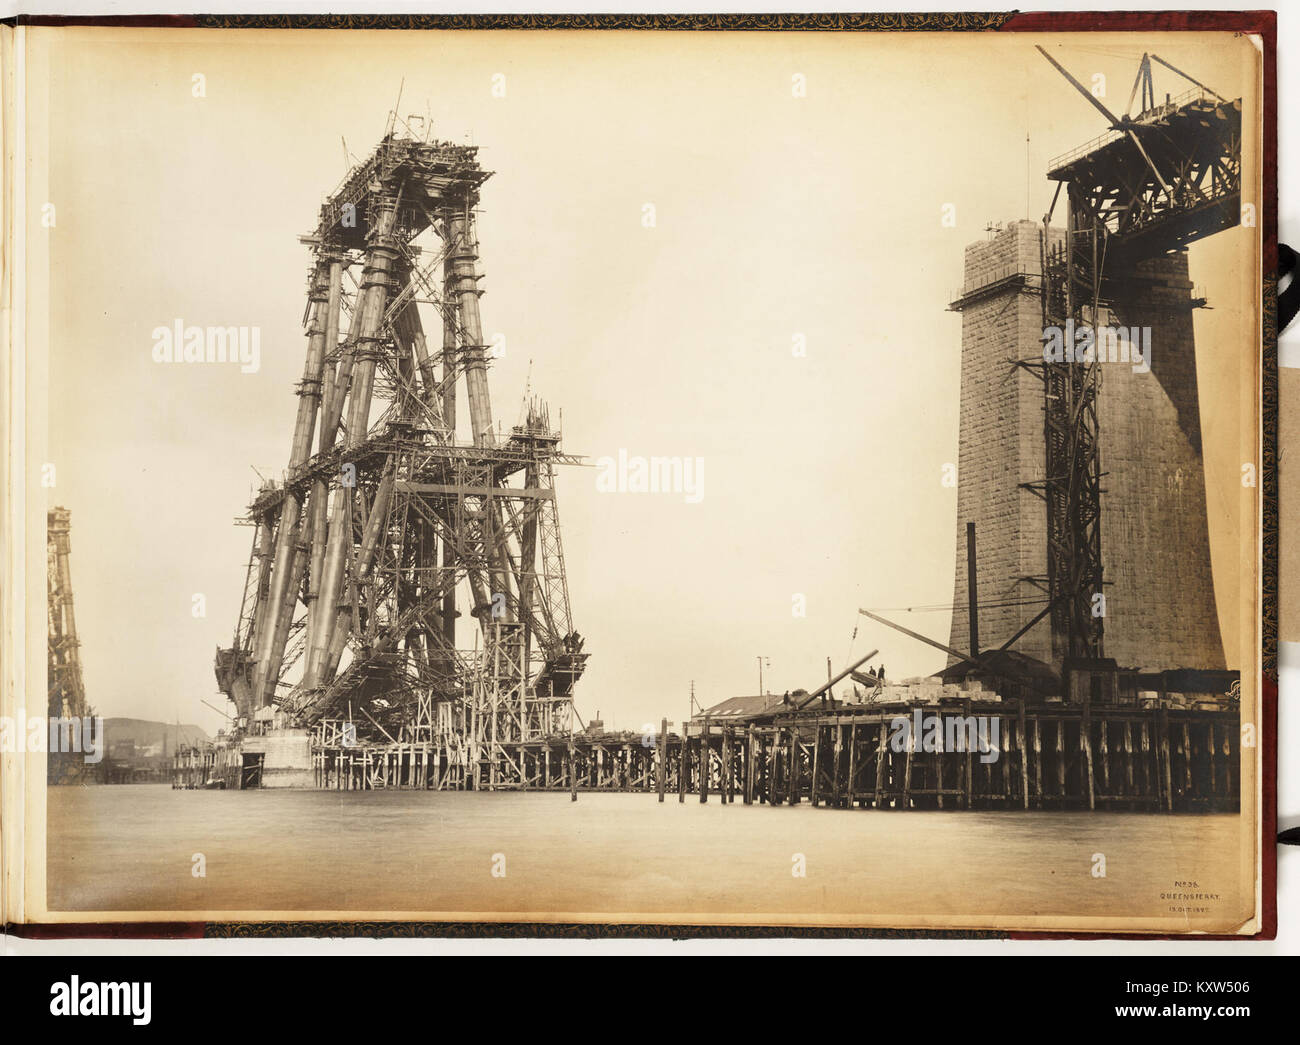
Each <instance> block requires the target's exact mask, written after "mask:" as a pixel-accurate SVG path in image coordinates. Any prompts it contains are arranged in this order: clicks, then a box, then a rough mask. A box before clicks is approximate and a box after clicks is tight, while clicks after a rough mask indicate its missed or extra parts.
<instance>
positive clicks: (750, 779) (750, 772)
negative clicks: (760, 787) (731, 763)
mask: <svg viewBox="0 0 1300 1045" xmlns="http://www.w3.org/2000/svg"><path fill="white" fill-rule="evenodd" d="M757 741H758V738H757V737H755V736H754V727H753V725H746V727H745V805H746V806H753V805H754V767H755V766H758V758H757V753H755V751H754V745H755V743H757Z"/></svg>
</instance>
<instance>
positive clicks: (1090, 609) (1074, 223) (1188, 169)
mask: <svg viewBox="0 0 1300 1045" xmlns="http://www.w3.org/2000/svg"><path fill="white" fill-rule="evenodd" d="M1038 50H1039V51H1041V52H1042V54H1043V56H1044V57H1045V58H1047V60H1048V61H1049V62H1051V63H1052V65H1053V66H1055V67H1056V69H1057V70H1058V71H1059V72H1060V73H1061V74H1062V75H1063V76H1064V77H1065V78H1066V79H1067V80H1068V81H1069V82H1070V83H1071V84H1072V85H1073V86H1074V87H1075V89H1076V90H1078V91H1079V93H1080V94H1081V95H1083V97H1084V98H1085V99H1087V101H1088V102H1089V103H1090V104H1091V105H1092V106H1093V107H1094V108H1096V109H1097V110H1098V111H1099V112H1100V113H1101V114H1102V115H1103V116H1104V117H1105V118H1106V119H1107V120H1108V121H1109V122H1110V127H1111V129H1110V131H1109V132H1108V133H1107V134H1106V135H1104V136H1103V137H1102V138H1100V139H1097V140H1095V141H1092V142H1089V143H1088V144H1086V145H1084V146H1081V147H1080V148H1078V149H1075V150H1074V151H1072V152H1070V153H1067V154H1066V155H1064V156H1061V157H1058V158H1057V159H1056V160H1054V161H1052V163H1051V165H1050V170H1049V172H1048V177H1049V178H1050V179H1052V180H1054V181H1056V182H1058V188H1057V195H1058V196H1059V194H1060V187H1061V186H1064V187H1065V189H1066V206H1067V212H1068V214H1067V217H1068V223H1067V228H1066V237H1065V242H1064V243H1063V244H1061V245H1059V246H1055V245H1052V243H1051V236H1050V222H1051V211H1050V210H1049V212H1048V214H1047V215H1046V216H1045V217H1044V219H1043V274H1044V279H1043V288H1042V299H1043V325H1044V328H1045V332H1046V328H1047V327H1049V326H1054V327H1058V328H1059V329H1064V328H1065V327H1066V324H1067V321H1072V326H1073V327H1074V328H1076V329H1078V328H1082V327H1095V326H1097V325H1099V324H1101V323H1103V322H1105V319H1104V316H1105V315H1106V310H1107V308H1108V306H1109V302H1110V301H1111V300H1112V299H1113V295H1112V289H1111V287H1112V282H1113V283H1114V284H1115V285H1116V287H1117V288H1118V287H1119V286H1120V285H1121V284H1122V283H1123V282H1124V281H1125V280H1126V279H1127V278H1129V277H1131V276H1132V274H1133V272H1134V267H1135V266H1136V265H1138V264H1139V263H1140V262H1141V261H1142V260H1144V259H1146V258H1151V257H1155V256H1156V255H1159V254H1163V253H1167V252H1169V251H1174V250H1181V249H1183V248H1185V247H1186V246H1187V244H1189V243H1192V242H1194V241H1195V240H1198V239H1202V238H1204V237H1206V236H1210V235H1213V234H1214V233H1216V232H1219V231H1221V230H1223V229H1225V228H1229V227H1231V226H1234V225H1236V224H1238V223H1239V222H1240V221H1241V99H1237V100H1236V101H1228V100H1227V99H1225V98H1223V97H1222V96H1220V95H1218V94H1217V93H1215V92H1214V91H1212V90H1211V89H1210V88H1208V87H1206V86H1205V85H1204V84H1202V83H1200V82H1199V81H1197V80H1194V79H1192V78H1191V77H1190V76H1188V75H1187V74H1186V73H1184V72H1182V70H1180V69H1176V68H1175V67H1174V66H1172V65H1170V64H1169V63H1168V62H1166V61H1164V59H1162V58H1160V57H1159V56H1157V55H1147V54H1144V55H1143V56H1142V60H1141V62H1140V63H1139V67H1138V74H1137V77H1136V79H1135V80H1134V84H1133V90H1132V92H1130V95H1129V108H1132V105H1133V101H1134V99H1135V98H1136V97H1137V93H1138V90H1139V89H1141V92H1142V102H1141V104H1142V106H1143V108H1142V111H1141V112H1139V113H1138V115H1137V116H1134V117H1130V116H1129V115H1128V113H1127V112H1126V113H1125V115H1124V116H1123V117H1116V116H1114V115H1113V114H1112V113H1111V112H1110V111H1109V110H1108V109H1107V108H1106V107H1105V106H1104V105H1103V104H1102V103H1101V102H1100V101H1098V100H1097V99H1096V98H1095V97H1094V96H1093V94H1092V93H1091V92H1090V91H1089V90H1088V89H1087V88H1086V87H1084V86H1083V85H1082V84H1081V83H1079V81H1078V80H1076V79H1075V78H1074V77H1073V76H1071V75H1070V74H1069V72H1067V71H1066V70H1065V68H1064V67H1062V66H1061V64H1060V63H1059V62H1057V61H1056V59H1054V58H1053V57H1052V56H1051V55H1049V54H1048V53H1047V51H1045V50H1044V49H1043V48H1042V47H1039V48H1038ZM1153 61H1154V62H1158V63H1159V64H1161V65H1163V66H1165V67H1166V68H1168V69H1170V70H1172V71H1173V72H1175V73H1177V74H1178V75H1179V76H1181V77H1183V78H1184V79H1185V80H1188V81H1189V82H1191V83H1192V84H1193V85H1194V89H1193V90H1190V91H1188V92H1186V93H1184V94H1182V95H1180V96H1179V97H1177V98H1172V97H1170V96H1166V99H1165V101H1164V102H1163V103H1157V102H1156V97H1155V89H1154V84H1153V81H1152V76H1151V63H1152V62H1153ZM1055 202H1056V201H1055V200H1053V207H1052V209H1055ZM1041 374H1042V376H1043V384H1044V395H1045V398H1044V415H1045V421H1044V428H1045V437H1046V478H1045V479H1044V481H1043V482H1042V483H1039V484H1026V485H1028V486H1030V487H1031V488H1037V489H1038V491H1039V492H1041V494H1042V495H1043V497H1044V499H1045V501H1046V503H1047V568H1048V585H1049V589H1050V597H1051V607H1052V613H1051V616H1052V644H1053V648H1054V653H1055V655H1056V656H1058V657H1060V658H1062V659H1064V658H1074V659H1080V658H1100V657H1102V656H1104V649H1103V638H1104V615H1103V613H1104V611H1103V613H1098V612H1097V607H1098V605H1099V604H1098V603H1097V602H1096V601H1095V599H1096V596H1098V595H1101V594H1102V593H1103V587H1102V586H1103V582H1104V576H1103V564H1102V557H1101V477H1102V471H1101V461H1100V457H1099V432H1098V419H1097V395H1098V391H1099V389H1100V382H1101V367H1100V362H1099V360H1098V359H1097V357H1096V355H1095V354H1094V356H1093V357H1092V358H1091V359H1084V360H1078V359H1075V360H1068V359H1067V360H1064V361H1060V362H1046V363H1044V364H1043V367H1042V370H1041Z"/></svg>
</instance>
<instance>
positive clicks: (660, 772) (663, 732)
mask: <svg viewBox="0 0 1300 1045" xmlns="http://www.w3.org/2000/svg"><path fill="white" fill-rule="evenodd" d="M655 739H656V741H657V742H656V744H655V747H656V748H657V754H658V759H657V760H656V763H655V790H656V791H657V792H658V793H659V801H660V802H662V801H663V800H664V788H665V787H666V786H667V783H668V720H667V719H664V720H663V721H662V722H661V723H660V724H659V736H658V737H656V738H655Z"/></svg>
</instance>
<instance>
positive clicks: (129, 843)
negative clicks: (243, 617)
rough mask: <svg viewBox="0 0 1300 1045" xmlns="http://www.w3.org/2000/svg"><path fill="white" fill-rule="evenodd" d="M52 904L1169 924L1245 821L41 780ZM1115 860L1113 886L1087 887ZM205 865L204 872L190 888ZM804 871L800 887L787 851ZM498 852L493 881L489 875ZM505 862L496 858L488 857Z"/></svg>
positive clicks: (1230, 863) (1220, 873)
mask: <svg viewBox="0 0 1300 1045" xmlns="http://www.w3.org/2000/svg"><path fill="white" fill-rule="evenodd" d="M48 828H49V839H50V845H49V862H48V879H47V891H48V905H49V907H50V909H51V910H66V911H76V910H106V911H111V910H119V911H125V910H163V911H181V912H185V911H190V912H194V911H206V912H212V913H213V914H218V915H219V912H222V911H237V910H238V911H268V912H269V911H283V912H291V911H336V912H354V913H358V914H359V913H363V912H370V913H378V912H393V913H398V912H401V913H408V914H415V913H418V912H430V913H432V912H440V913H443V914H451V913H456V912H460V913H465V914H471V913H479V914H482V915H487V916H492V915H498V916H511V915H514V916H518V915H526V914H528V913H530V912H531V913H534V914H535V915H537V916H539V917H541V916H547V915H550V916H553V917H554V916H563V915H566V914H567V915H580V914H585V915H588V916H592V917H600V916H601V915H615V914H620V913H622V914H641V915H644V916H646V917H648V918H649V917H655V916H658V917H669V918H671V917H672V916H674V915H680V916H683V917H689V916H691V915H696V916H700V915H705V914H709V915H712V916H715V917H716V916H727V915H733V916H745V915H748V916H751V917H752V916H766V917H767V918H768V919H770V920H774V921H780V920H781V919H783V918H788V917H795V916H799V917H808V916H813V917H814V918H817V919H824V920H833V919H834V918H835V917H837V916H838V917H839V918H843V917H845V916H849V917H851V918H854V919H856V920H859V921H863V922H870V920H871V917H872V915H873V914H874V915H875V916H876V917H880V916H882V915H889V916H890V917H892V918H894V919H906V918H907V916H908V915H909V914H910V913H912V912H915V914H916V915H918V916H920V915H924V914H929V915H932V916H938V915H943V916H962V915H966V916H982V917H983V918H985V919H987V918H990V917H997V916H1008V915H1013V914H1019V915H1052V916H1058V917H1059V916H1080V917H1087V916H1098V915H1104V916H1107V917H1109V918H1112V919H1113V918H1115V917H1117V916H1142V915H1161V914H1167V913H1168V903H1167V902H1164V901H1161V899H1160V895H1159V894H1160V893H1161V892H1162V891H1168V890H1170V889H1172V888H1174V882H1175V881H1187V880H1194V881H1197V882H1198V883H1199V888H1201V889H1205V890H1208V891H1212V892H1218V893H1220V894H1221V895H1222V896H1223V897H1224V899H1223V901H1222V902H1221V903H1220V904H1218V905H1215V906H1214V907H1212V908H1211V912H1212V916H1214V917H1218V918H1223V917H1226V916H1227V915H1228V914H1229V913H1230V911H1231V907H1232V904H1231V902H1230V901H1231V898H1232V897H1233V896H1234V895H1235V894H1236V891H1237V889H1236V884H1235V882H1236V873H1237V872H1236V870H1235V866H1234V865H1235V862H1236V859H1237V858H1236V855H1235V854H1236V853H1237V852H1238V849H1239V846H1238V837H1239V831H1240V821H1239V818H1238V817H1237V816H1235V815H1224V816H1155V815H1145V814H1086V813H1031V814H1024V813H1000V812H994V813H962V812H909V813H897V812H890V811H874V810H830V809H813V808H812V807H810V806H808V805H807V804H804V805H800V806H796V807H794V808H790V807H787V806H782V807H778V808H775V809H774V808H771V807H768V806H762V805H754V806H744V805H742V804H740V803H736V804H734V805H730V806H725V807H724V806H722V805H721V804H719V803H718V802H717V801H716V800H713V799H711V800H710V802H709V803H708V804H707V805H701V804H700V803H699V801H698V799H697V798H696V797H694V796H688V797H687V801H686V804H685V805H681V804H679V803H678V802H677V800H676V796H675V795H674V796H669V798H668V800H667V801H666V802H665V803H664V804H663V805H659V804H658V802H656V800H655V798H654V796H653V795H650V796H646V795H618V794H613V795H596V794H584V795H580V796H579V799H578V801H577V802H576V803H571V802H570V801H569V797H568V795H567V794H486V793H446V792H427V791H426V792H403V791H388V792H383V791H363V792H346V793H342V792H330V791H299V792H287V791H280V792H276V791H247V792H238V791H173V790H171V788H170V787H166V786H161V787H159V786H148V785H129V786H117V787H85V788H73V787H67V788H52V789H51V790H50V793H49V818H48ZM1097 852H1101V853H1105V854H1106V859H1107V868H1106V871H1107V874H1106V877H1105V878H1095V877H1093V875H1092V873H1091V872H1092V866H1093V863H1092V861H1093V854H1094V853H1097ZM195 853H202V854H203V855H204V857H205V858H206V869H207V876H206V877H204V878H197V877H194V876H193V875H192V873H191V866H192V863H191V860H192V856H193V854H195ZM796 853H801V854H803V856H804V858H805V860H806V865H807V876H806V877H804V878H796V877H794V876H792V874H791V869H792V866H793V862H792V861H793V857H794V854H796ZM494 854H503V855H504V857H505V872H506V873H505V877H503V878H502V877H493V876H492V873H491V872H492V868H493V859H494ZM498 866H499V863H498Z"/></svg>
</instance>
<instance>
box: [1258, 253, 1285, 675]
mask: <svg viewBox="0 0 1300 1045" xmlns="http://www.w3.org/2000/svg"><path fill="white" fill-rule="evenodd" d="M1274 254H1276V245H1275V246H1274ZM1262 314H1263V329H1262V345H1261V360H1262V364H1263V370H1264V372H1263V375H1262V382H1263V396H1262V402H1261V407H1260V409H1261V420H1262V422H1263V428H1264V433H1263V447H1264V448H1263V451H1262V459H1261V461H1260V469H1259V483H1260V496H1261V500H1262V502H1263V508H1262V510H1263V520H1262V522H1263V540H1262V548H1261V550H1260V571H1261V578H1260V581H1261V586H1262V588H1263V598H1262V606H1261V613H1260V621H1261V624H1260V644H1261V650H1260V654H1261V662H1262V665H1263V670H1264V676H1265V677H1266V678H1269V679H1271V680H1272V681H1273V682H1277V680H1278V676H1277V628H1278V594H1277V576H1278V552H1279V548H1278V526H1279V522H1280V520H1279V517H1278V486H1277V483H1278V474H1277V426H1278V398H1277V384H1278V373H1277V335H1278V330H1277V274H1276V272H1270V271H1268V266H1267V264H1266V265H1265V272H1264V302H1263V309H1262Z"/></svg>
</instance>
